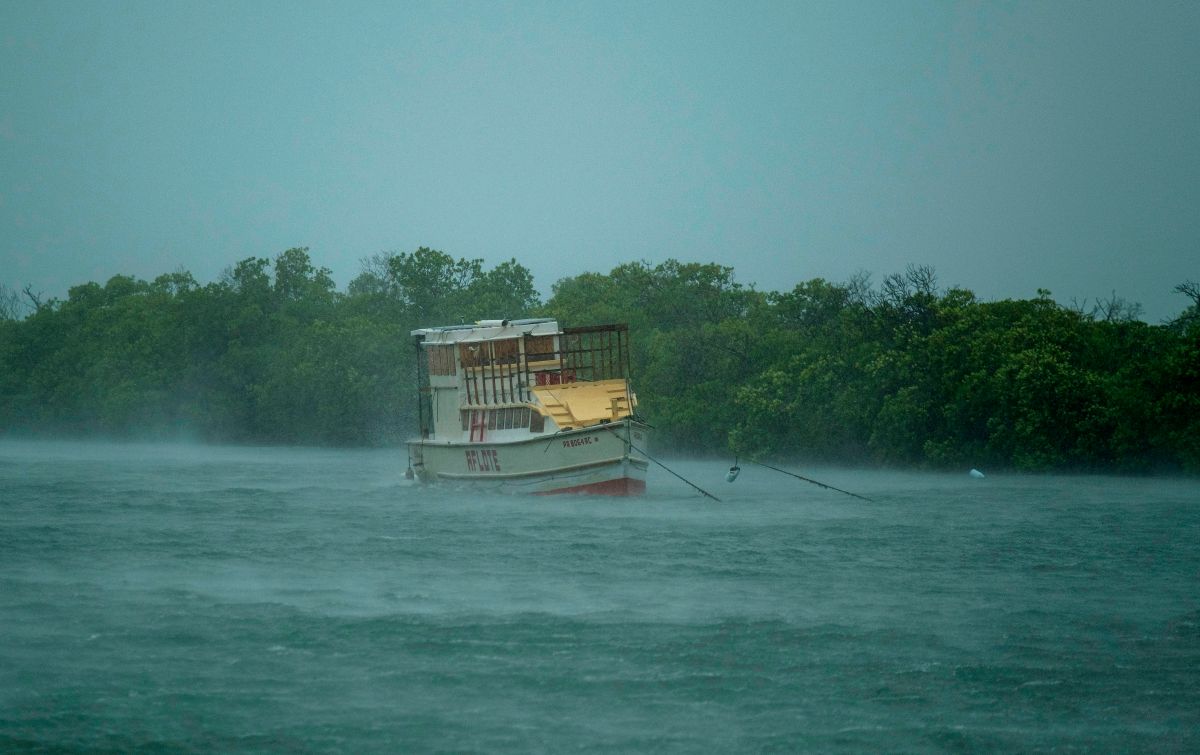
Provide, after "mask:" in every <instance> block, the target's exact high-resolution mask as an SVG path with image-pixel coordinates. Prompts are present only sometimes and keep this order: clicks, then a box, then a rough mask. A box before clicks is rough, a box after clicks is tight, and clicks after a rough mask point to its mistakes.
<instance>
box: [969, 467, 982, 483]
mask: <svg viewBox="0 0 1200 755" xmlns="http://www.w3.org/2000/svg"><path fill="white" fill-rule="evenodd" d="M970 475H971V476H972V477H974V478H975V479H976V480H982V479H983V472H980V471H979V470H978V469H972V470H971V472H970Z"/></svg>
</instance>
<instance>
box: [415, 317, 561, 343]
mask: <svg viewBox="0 0 1200 755" xmlns="http://www.w3.org/2000/svg"><path fill="white" fill-rule="evenodd" d="M558 332H559V330H558V322H557V321H556V320H555V319H554V318H553V317H534V318H529V319H525V320H480V321H479V322H476V323H473V324H470V325H441V326H436V327H429V328H417V329H416V330H414V331H411V332H410V333H409V335H411V336H413V337H414V338H418V339H420V340H423V341H425V343H463V342H471V341H491V340H495V339H500V338H517V337H519V336H524V335H554V334H555V333H558Z"/></svg>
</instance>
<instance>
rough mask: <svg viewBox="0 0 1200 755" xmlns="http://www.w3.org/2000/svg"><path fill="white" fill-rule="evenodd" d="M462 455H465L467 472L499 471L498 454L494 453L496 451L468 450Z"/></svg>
mask: <svg viewBox="0 0 1200 755" xmlns="http://www.w3.org/2000/svg"><path fill="white" fill-rule="evenodd" d="M464 453H466V455H467V471H468V472H499V471H500V454H499V453H498V452H497V451H496V449H494V448H468V449H466V451H465V452H464Z"/></svg>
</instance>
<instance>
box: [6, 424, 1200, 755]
mask: <svg viewBox="0 0 1200 755" xmlns="http://www.w3.org/2000/svg"><path fill="white" fill-rule="evenodd" d="M676 466H677V468H678V470H679V471H680V472H682V473H683V474H685V475H686V476H688V477H690V478H692V479H694V480H695V481H697V482H698V483H700V484H701V485H704V486H706V487H709V488H711V489H712V490H713V492H714V493H716V494H717V495H719V496H721V497H722V498H724V499H725V502H724V503H723V504H715V503H713V502H711V501H707V500H705V499H703V498H700V497H698V496H697V495H695V494H694V493H693V492H692V491H691V490H690V489H688V488H687V487H686V486H684V485H683V484H682V483H679V482H677V481H675V480H674V479H673V478H670V477H669V476H667V475H665V474H663V473H656V474H652V476H651V479H650V486H651V492H650V494H649V495H648V496H647V497H645V498H641V499H629V500H614V499H594V498H583V497H560V498H538V499H533V498H508V497H491V496H479V495H474V494H470V493H467V492H463V491H457V490H427V489H422V488H419V487H413V486H411V485H409V484H408V483H406V482H405V481H404V480H403V476H402V471H403V470H402V459H401V458H400V456H399V454H398V453H397V452H394V451H391V452H379V451H314V450H279V449H241V448H215V449H214V448H193V447H186V446H166V447H163V446H149V445H145V446H100V445H86V444H69V443H33V444H30V443H14V442H4V443H0V750H6V751H7V750H38V749H52V750H58V751H61V750H66V751H91V750H111V751H128V750H142V751H185V752H187V751H199V752H208V751H214V750H220V751H230V750H263V751H342V752H369V751H413V750H435V749H436V750H453V751H470V750H475V751H503V750H518V751H550V752H559V751H563V750H568V749H571V750H574V749H582V750H623V751H629V750H655V751H677V750H678V751H712V750H723V751H729V750H753V751H758V750H786V751H795V750H818V751H829V750H855V751H857V750H877V749H884V750H889V751H939V750H963V749H965V750H992V749H1004V750H1049V749H1055V748H1057V749H1059V750H1066V751H1072V750H1135V749H1136V750H1145V749H1151V750H1168V751H1188V750H1190V751H1196V750H1198V749H1200V729H1198V727H1200V587H1198V585H1200V485H1198V484H1197V482H1196V481H1194V480H1191V481H1187V480H1182V481H1180V480H1175V481H1172V480H1140V479H1132V480H1131V479H1115V478H1101V477H1078V478H1076V477H1017V476H1011V477H1009V476H992V477H989V478H988V479H986V480H972V479H970V478H969V477H967V475H966V474H965V473H964V474H962V475H954V476H936V475H924V474H911V475H898V474H883V473H861V472H849V471H844V470H823V471H820V470H808V473H809V474H810V475H811V476H814V477H817V478H818V479H826V480H827V481H828V482H830V483H831V484H834V485H838V486H839V487H844V488H847V489H850V490H854V491H856V492H860V493H863V494H865V495H867V496H870V497H872V498H874V499H875V501H874V502H873V503H867V502H864V501H858V500H855V499H852V498H849V497H846V496H842V495H839V494H836V493H831V492H828V491H823V490H820V489H818V488H816V487H813V486H810V485H805V484H804V483H800V482H797V481H795V480H792V479H790V478H786V477H783V476H781V475H778V474H777V473H775V472H770V471H767V470H760V469H753V468H747V469H746V470H745V471H744V472H743V474H742V477H741V479H739V480H738V481H737V482H736V483H734V484H732V485H730V484H727V483H725V482H724V481H723V479H722V476H723V473H724V469H723V468H722V467H721V465H720V464H718V463H700V462H680V463H678V464H677V465H676Z"/></svg>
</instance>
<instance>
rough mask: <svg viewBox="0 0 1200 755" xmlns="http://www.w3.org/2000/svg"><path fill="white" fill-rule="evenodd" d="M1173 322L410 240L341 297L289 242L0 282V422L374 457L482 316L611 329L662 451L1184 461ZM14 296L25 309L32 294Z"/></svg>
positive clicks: (1198, 300)
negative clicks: (232, 255)
mask: <svg viewBox="0 0 1200 755" xmlns="http://www.w3.org/2000/svg"><path fill="white" fill-rule="evenodd" d="M1177 291H1178V292H1179V293H1180V294H1181V295H1183V297H1184V298H1186V299H1187V300H1189V302H1188V304H1187V305H1186V307H1185V308H1184V309H1183V311H1182V313H1181V315H1180V316H1179V317H1178V318H1177V319H1176V320H1174V321H1172V322H1170V323H1165V324H1162V325H1150V324H1147V323H1145V322H1142V321H1140V320H1138V319H1137V314H1138V312H1139V310H1138V308H1137V306H1136V305H1133V304H1130V303H1128V302H1125V301H1123V300H1121V299H1120V298H1119V297H1117V296H1116V295H1115V294H1113V295H1112V297H1111V298H1109V299H1106V300H1103V301H1099V302H1098V303H1097V305H1096V306H1095V307H1093V308H1092V309H1090V310H1087V311H1085V309H1084V308H1083V307H1079V306H1075V307H1064V306H1061V305H1059V304H1057V303H1056V302H1055V301H1054V300H1053V299H1051V298H1050V295H1049V292H1039V294H1038V296H1036V297H1034V298H1031V299H1024V300H1003V301H991V302H985V301H980V300H978V299H977V298H976V297H975V295H974V294H972V293H971V292H970V291H966V290H963V289H957V288H951V289H947V290H943V289H941V288H939V286H938V283H937V278H936V275H935V274H934V271H932V270H931V269H928V268H921V267H910V268H909V269H907V270H905V271H903V272H900V273H895V274H891V275H888V276H886V277H884V278H883V279H881V280H880V282H879V284H878V285H875V284H873V283H872V282H871V280H870V278H869V277H868V276H865V275H860V276H856V277H855V278H853V279H851V280H850V281H847V282H844V283H837V282H830V281H826V280H822V279H820V278H814V279H812V280H809V281H804V282H802V283H799V284H797V285H796V286H794V287H793V288H792V289H791V290H788V291H769V292H760V291H757V290H755V289H754V288H753V287H746V286H743V285H741V284H739V283H738V282H737V281H736V278H735V274H734V270H733V268H731V267H725V266H721V265H717V264H699V263H690V262H687V263H685V262H680V261H677V260H668V261H666V262H663V263H661V264H657V265H651V264H650V263H647V262H630V263H626V264H622V265H619V266H617V267H616V268H614V269H613V270H611V271H610V272H608V273H607V274H604V273H596V272H589V273H583V274H580V275H577V276H573V277H570V278H565V279H562V280H560V281H557V282H556V283H554V285H553V288H552V295H551V297H550V299H549V300H548V301H546V302H545V303H543V302H541V301H540V300H539V296H538V293H537V289H536V287H535V285H534V279H533V275H532V273H531V272H530V271H529V270H528V269H527V268H525V267H524V266H522V265H521V264H520V263H519V262H517V261H516V260H515V259H514V260H509V261H507V262H503V263H501V264H498V265H496V266H494V267H492V268H490V269H488V268H486V267H485V265H484V263H483V261H482V260H479V259H465V258H464V259H455V258H453V257H451V256H450V255H448V254H445V253H444V252H440V251H437V250H434V249H429V248H426V247H421V248H419V249H417V250H415V251H413V252H399V253H385V254H379V255H375V256H373V257H370V258H368V259H366V260H364V261H363V265H362V272H361V274H360V275H358V276H357V277H356V278H355V279H354V280H353V281H352V282H351V283H350V285H349V286H348V288H347V289H346V291H344V292H342V291H338V290H337V287H336V286H335V284H334V281H333V278H332V275H331V273H330V271H329V270H327V269H325V268H322V267H318V266H316V265H315V264H314V263H313V261H312V259H311V257H310V255H309V251H308V250H307V249H305V248H295V249H288V250H286V251H284V252H282V253H280V254H278V255H277V256H275V257H274V258H273V259H269V258H259V257H250V258H247V259H244V260H241V261H240V262H237V263H236V264H234V265H233V266H231V267H230V268H229V269H228V270H226V271H225V273H224V274H223V275H222V276H221V277H220V279H219V280H217V281H215V282H212V283H207V284H201V283H199V282H197V281H196V280H195V279H194V278H193V277H192V276H191V274H189V273H188V272H186V271H176V272H174V273H168V274H164V275H161V276H159V277H157V278H155V279H154V280H153V281H149V282H147V281H143V280H138V279H136V278H132V277H129V276H123V275H118V276H114V277H113V278H111V279H110V280H108V281H107V282H106V283H104V284H103V285H101V284H99V283H94V282H91V283H84V284H81V285H78V286H74V287H72V288H71V289H70V291H69V292H68V295H67V298H66V299H65V300H56V299H51V300H43V298H42V297H41V296H40V294H36V293H34V292H32V291H29V290H28V289H26V291H25V292H24V293H25V297H24V299H23V298H22V296H21V295H20V294H18V293H17V292H15V291H11V290H9V289H7V288H4V289H0V429H2V430H4V431H8V432H40V433H51V432H56V433H64V432H65V433H72V434H98V435H105V436H117V437H122V436H125V437H128V436H134V435H137V436H142V437H144V436H146V435H152V436H162V437H194V438H200V439H205V440H211V441H233V442H258V443H304V444H339V445H361V444H391V443H396V442H399V441H401V440H403V439H404V438H405V437H407V436H409V435H410V433H411V431H412V426H413V419H412V417H413V414H414V413H415V405H416V396H415V393H414V387H413V375H414V369H415V365H414V361H413V360H414V355H413V352H412V346H411V343H410V340H409V337H408V332H409V331H410V330H411V329H413V328H416V327H422V326H428V325H444V324H454V323H459V322H473V321H475V320H478V319H483V318H495V317H509V318H517V317H524V316H531V315H545V316H553V317H556V318H558V319H559V321H560V322H561V323H562V324H564V325H586V324H599V323H605V322H627V323H629V325H630V329H631V332H632V335H633V352H632V357H633V367H634V371H635V372H634V387H635V389H636V390H637V392H638V394H639V397H640V399H641V407H642V411H643V413H644V414H645V415H646V416H647V417H648V419H649V420H650V421H651V422H652V423H653V424H654V425H655V427H656V430H657V432H656V436H655V443H656V445H657V446H658V447H659V448H674V449H678V450H681V451H691V452H700V453H728V452H731V451H732V452H736V453H740V454H744V455H755V456H759V457H762V458H767V457H781V458H791V459H821V460H835V461H859V462H868V463H880V464H895V465H915V466H926V467H956V466H962V465H968V464H969V465H975V466H983V465H988V466H992V467H1013V468H1018V469H1024V470H1051V469H1102V468H1103V469H1117V470H1123V471H1148V470H1160V469H1162V470H1189V471H1193V472H1195V471H1200V315H1198V314H1197V313H1198V312H1200V286H1197V284H1195V283H1193V282H1191V281H1187V282H1184V283H1182V284H1180V286H1179V287H1178V288H1177ZM26 300H27V303H26Z"/></svg>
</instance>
